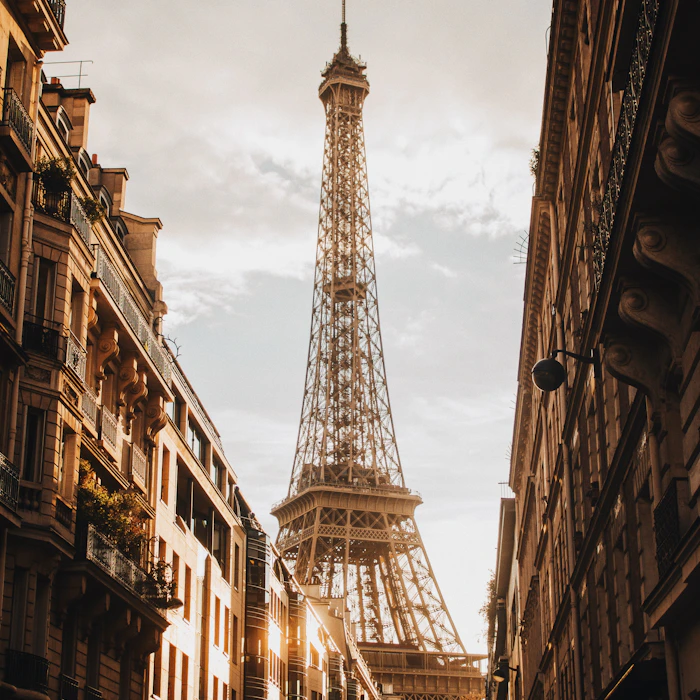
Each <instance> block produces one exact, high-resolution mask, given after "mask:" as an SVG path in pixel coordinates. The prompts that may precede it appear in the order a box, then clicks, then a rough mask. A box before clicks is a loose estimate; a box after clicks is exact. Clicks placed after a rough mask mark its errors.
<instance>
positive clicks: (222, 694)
mask: <svg viewBox="0 0 700 700" xmlns="http://www.w3.org/2000/svg"><path fill="white" fill-rule="evenodd" d="M221 698H222V700H227V698H228V685H227V684H226V683H224V689H223V691H222V692H221Z"/></svg>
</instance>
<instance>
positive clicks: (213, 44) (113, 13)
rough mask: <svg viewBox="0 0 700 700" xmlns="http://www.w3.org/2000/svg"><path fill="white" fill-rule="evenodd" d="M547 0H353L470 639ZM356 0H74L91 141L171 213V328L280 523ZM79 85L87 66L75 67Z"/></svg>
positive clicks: (74, 40)
mask: <svg viewBox="0 0 700 700" xmlns="http://www.w3.org/2000/svg"><path fill="white" fill-rule="evenodd" d="M550 13H551V3H550V2H549V0H501V1H500V2H492V0H381V1H380V0H374V2H370V0H348V3H347V23H348V41H349V46H350V50H351V52H352V53H353V55H355V56H358V55H359V56H360V57H361V58H362V60H363V61H365V62H366V63H367V65H368V68H367V76H368V79H369V82H370V95H369V97H368V98H367V101H366V103H365V109H364V126H365V139H366V147H367V163H368V172H369V186H370V198H371V207H372V221H373V229H374V237H375V248H376V266H377V284H378V291H379V308H380V318H381V327H382V337H383V342H384V353H385V362H386V367H387V381H388V386H389V392H390V396H391V405H392V410H393V415H394V423H395V428H396V436H397V441H398V446H399V452H400V454H401V460H402V465H403V470H404V475H405V478H406V483H407V485H408V486H409V487H410V488H412V489H415V490H418V491H419V492H420V493H421V494H422V496H423V500H424V504H423V505H421V506H420V507H419V508H418V510H417V512H416V520H417V523H418V527H419V530H420V532H421V535H422V537H423V540H424V543H425V546H426V549H427V552H428V555H429V557H430V560H431V564H432V566H433V569H434V571H435V574H436V577H437V580H438V583H439V585H440V588H441V589H442V593H443V596H444V598H445V600H446V603H447V607H448V609H449V611H450V613H451V615H452V617H453V619H454V622H455V624H456V626H457V630H458V632H459V634H460V636H461V638H462V641H463V642H464V644H465V646H466V648H467V651H470V652H474V653H477V652H484V651H485V648H486V645H485V639H484V634H483V631H484V625H483V622H482V620H481V618H480V616H479V612H478V611H479V608H480V607H481V605H482V604H483V602H484V599H485V596H486V586H487V581H488V578H489V575H490V573H489V572H490V570H493V569H494V567H495V561H496V543H497V528H498V509H499V499H500V497H501V486H500V485H499V482H504V481H507V479H508V469H509V462H508V457H509V452H510V441H511V437H512V429H513V418H514V408H515V392H516V386H517V385H516V382H517V379H516V371H517V363H518V352H519V343H520V327H521V319H522V297H523V280H524V265H522V264H518V255H517V254H516V253H515V250H516V248H517V246H518V241H519V240H520V239H521V237H522V236H523V235H524V233H525V231H526V230H527V228H528V226H529V217H530V204H531V198H532V194H533V181H532V178H531V176H530V173H529V168H528V162H529V159H530V153H531V150H532V149H533V148H535V147H536V146H537V143H538V141H539V132H540V120H541V110H542V99H543V86H544V72H545V66H546V49H547V45H546V38H547V36H546V33H547V28H548V26H549V21H550ZM339 22H340V0H296V1H294V2H293V1H291V0H200V2H197V3H193V2H191V0H189V1H188V2H185V1H183V0H120V2H118V3H115V2H113V0H69V2H68V4H67V12H66V25H65V30H66V34H67V36H68V39H69V41H70V45H69V46H68V48H67V49H66V50H65V51H64V52H63V54H48V55H47V56H46V63H47V65H46V66H45V72H46V73H47V75H49V76H52V75H59V76H60V75H63V76H68V75H70V74H74V73H76V72H77V66H76V65H63V64H60V65H59V64H54V65H49V64H50V63H51V62H52V61H74V60H75V61H77V60H83V61H92V63H91V64H85V65H84V66H83V71H84V72H85V73H87V77H84V78H83V79H82V84H83V86H89V87H91V88H92V90H93V92H94V93H95V96H96V98H97V102H96V104H95V105H93V107H92V112H91V115H90V136H89V143H88V150H89V152H90V153H97V154H98V156H99V162H100V164H101V165H102V166H103V167H126V168H127V170H128V172H129V175H130V181H129V184H128V188H127V196H126V205H125V207H124V208H125V209H126V210H127V211H129V212H132V213H135V214H138V215H140V216H148V217H150V216H158V217H160V219H161V220H162V221H163V226H164V228H163V230H162V231H161V233H160V236H159V240H158V253H157V268H158V273H159V277H160V280H161V281H162V283H163V286H164V292H165V300H166V302H167V304H168V308H169V313H168V315H167V316H166V319H165V333H166V335H167V336H169V337H170V338H171V339H174V340H175V341H176V343H177V346H178V347H179V353H180V355H179V360H180V362H181V364H182V365H183V367H184V370H185V372H186V373H187V375H188V377H189V379H190V380H191V382H192V384H193V385H194V388H195V390H196V391H197V393H198V395H199V397H200V399H201V400H202V402H203V404H204V405H205V407H206V408H207V410H208V412H209V413H210V415H211V416H212V418H213V420H214V422H215V424H216V426H217V428H218V430H219V432H220V433H221V436H222V440H223V444H224V447H225V450H226V455H227V457H228V460H229V462H230V463H231V465H232V466H233V468H234V470H235V471H236V473H237V475H238V478H239V484H240V486H241V489H242V490H243V493H244V494H245V496H246V498H247V500H248V501H249V502H250V503H251V505H252V506H253V508H254V509H255V512H256V515H257V516H258V517H259V519H260V520H261V521H262V522H263V524H264V525H265V527H266V528H267V529H268V530H269V532H270V533H271V534H272V535H273V536H274V535H275V534H276V531H277V526H276V521H275V519H274V518H273V517H272V516H270V515H269V510H270V507H271V505H272V504H273V503H274V502H276V501H278V500H280V499H282V498H284V496H285V495H286V492H287V488H288V483H289V477H290V475H291V468H292V461H293V457H294V450H295V446H296V437H297V430H298V423H299V416H300V410H301V401H302V393H303V386H304V375H305V371H306V357H307V352H308V342H309V330H310V321H311V301H312V288H313V262H314V255H315V244H316V235H317V227H318V205H319V194H320V185H321V164H322V156H323V136H324V115H323V109H322V105H321V103H320V101H319V100H318V93H317V90H318V85H319V83H320V80H321V75H320V71H321V69H322V68H323V67H324V66H325V64H326V62H328V61H330V60H331V58H332V56H333V54H334V52H335V51H336V50H337V48H338V45H339ZM63 83H64V85H66V87H75V86H76V85H77V82H76V79H75V78H71V77H65V78H63Z"/></svg>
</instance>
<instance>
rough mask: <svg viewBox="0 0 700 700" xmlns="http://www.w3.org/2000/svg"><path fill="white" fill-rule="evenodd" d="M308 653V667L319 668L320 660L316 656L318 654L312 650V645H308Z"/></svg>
mask: <svg viewBox="0 0 700 700" xmlns="http://www.w3.org/2000/svg"><path fill="white" fill-rule="evenodd" d="M309 653H310V656H311V662H310V665H311V666H313V667H314V668H320V667H321V666H320V658H319V655H318V652H317V651H316V649H315V648H314V646H313V644H309Z"/></svg>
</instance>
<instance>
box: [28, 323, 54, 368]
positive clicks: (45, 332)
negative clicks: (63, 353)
mask: <svg viewBox="0 0 700 700" xmlns="http://www.w3.org/2000/svg"><path fill="white" fill-rule="evenodd" d="M48 323H49V322H47V321H39V322H35V321H25V322H24V331H23V333H22V346H23V347H24V349H25V350H30V351H31V352H36V353H39V354H40V355H46V356H47V357H51V358H53V359H54V360H57V359H58V356H59V353H60V350H61V338H62V337H63V336H62V335H61V333H60V331H59V330H58V328H52V327H50V326H49V325H47V324H48Z"/></svg>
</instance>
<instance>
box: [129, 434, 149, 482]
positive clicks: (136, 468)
mask: <svg viewBox="0 0 700 700" xmlns="http://www.w3.org/2000/svg"><path fill="white" fill-rule="evenodd" d="M147 475H148V460H147V459H146V455H145V454H144V453H143V451H142V450H141V448H140V447H139V446H138V445H135V444H134V445H132V446H131V478H132V479H133V481H134V483H136V484H137V485H138V486H139V487H140V488H142V489H143V490H144V491H145V490H146V487H147V486H146V485H147V483H148V481H147Z"/></svg>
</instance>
